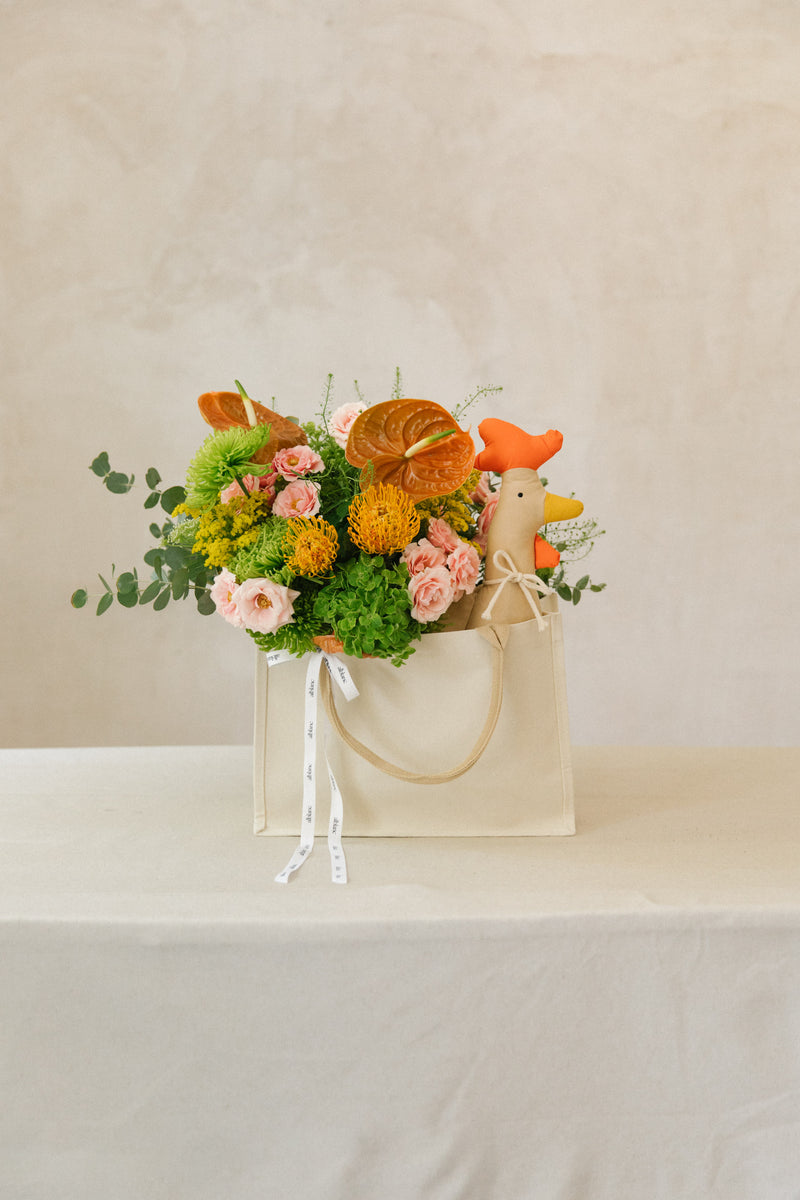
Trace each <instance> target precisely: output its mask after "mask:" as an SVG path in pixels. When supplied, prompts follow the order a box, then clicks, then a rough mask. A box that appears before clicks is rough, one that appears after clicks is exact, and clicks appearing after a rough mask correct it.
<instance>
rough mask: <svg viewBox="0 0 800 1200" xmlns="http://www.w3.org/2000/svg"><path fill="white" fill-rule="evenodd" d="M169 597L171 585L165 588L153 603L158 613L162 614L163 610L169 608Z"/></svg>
mask: <svg viewBox="0 0 800 1200" xmlns="http://www.w3.org/2000/svg"><path fill="white" fill-rule="evenodd" d="M169 596H170V592H169V585H167V587H165V588H164V590H163V591H162V592H161V593H160V595H158V596H156V598H155V600H154V601H153V608H154V609H155V611H156V612H160V611H161V609H162V608H166V607H167V605H168V604H169Z"/></svg>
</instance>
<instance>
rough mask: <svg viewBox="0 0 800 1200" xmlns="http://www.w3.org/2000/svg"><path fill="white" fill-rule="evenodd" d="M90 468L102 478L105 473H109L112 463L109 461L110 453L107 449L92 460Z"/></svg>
mask: <svg viewBox="0 0 800 1200" xmlns="http://www.w3.org/2000/svg"><path fill="white" fill-rule="evenodd" d="M89 470H90V471H94V473H95V475H99V476H100V478H101V479H102V477H103V476H104V475H107V474H108V472H109V471H110V470H111V463H110V462H109V461H108V454H107V453H106V452H105V450H103V451H102V452H101V453H100V454H98V456H97V458H96V459H95V460H94V461H93V462H92V464H91V466H90V468H89Z"/></svg>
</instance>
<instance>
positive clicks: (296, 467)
mask: <svg viewBox="0 0 800 1200" xmlns="http://www.w3.org/2000/svg"><path fill="white" fill-rule="evenodd" d="M272 469H273V471H277V472H278V474H279V475H281V476H282V477H283V478H284V479H300V478H301V477H302V476H303V475H316V474H317V473H318V472H319V471H324V470H325V463H324V462H323V461H322V459H321V458H320V456H319V455H318V454H317V452H316V450H312V449H311V447H310V446H287V447H286V448H285V449H284V450H279V451H278V453H277V454H276V455H275V457H274V458H273V460H272Z"/></svg>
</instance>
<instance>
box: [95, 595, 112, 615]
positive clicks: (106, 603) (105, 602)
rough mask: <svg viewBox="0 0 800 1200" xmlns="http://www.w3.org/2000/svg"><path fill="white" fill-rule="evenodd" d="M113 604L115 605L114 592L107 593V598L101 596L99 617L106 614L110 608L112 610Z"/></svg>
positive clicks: (98, 610) (98, 608)
mask: <svg viewBox="0 0 800 1200" xmlns="http://www.w3.org/2000/svg"><path fill="white" fill-rule="evenodd" d="M113 603H114V593H113V592H106V594H105V596H101V597H100V600H99V603H98V605H97V615H98V617H99V616H102V614H103V613H104V612H106V611H107V610H108V609H109V608H111V605H112V604H113Z"/></svg>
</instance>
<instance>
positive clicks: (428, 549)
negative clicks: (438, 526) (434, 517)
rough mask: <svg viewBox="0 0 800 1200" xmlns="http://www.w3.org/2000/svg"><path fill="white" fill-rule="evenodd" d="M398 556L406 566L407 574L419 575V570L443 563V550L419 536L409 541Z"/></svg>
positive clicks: (439, 565) (440, 565)
mask: <svg viewBox="0 0 800 1200" xmlns="http://www.w3.org/2000/svg"><path fill="white" fill-rule="evenodd" d="M400 558H401V560H402V561H403V562H404V563H405V564H406V566H407V567H408V573H409V575H419V573H420V571H425V570H427V568H428V567H443V566H444V565H445V553H444V550H442V549H441V547H439V546H434V545H433V543H432V542H429V541H428V539H427V538H420V540H419V541H418V542H409V544H408V545H407V546H406V548H405V550H404V551H403V553H402V554H401V555H400Z"/></svg>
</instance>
